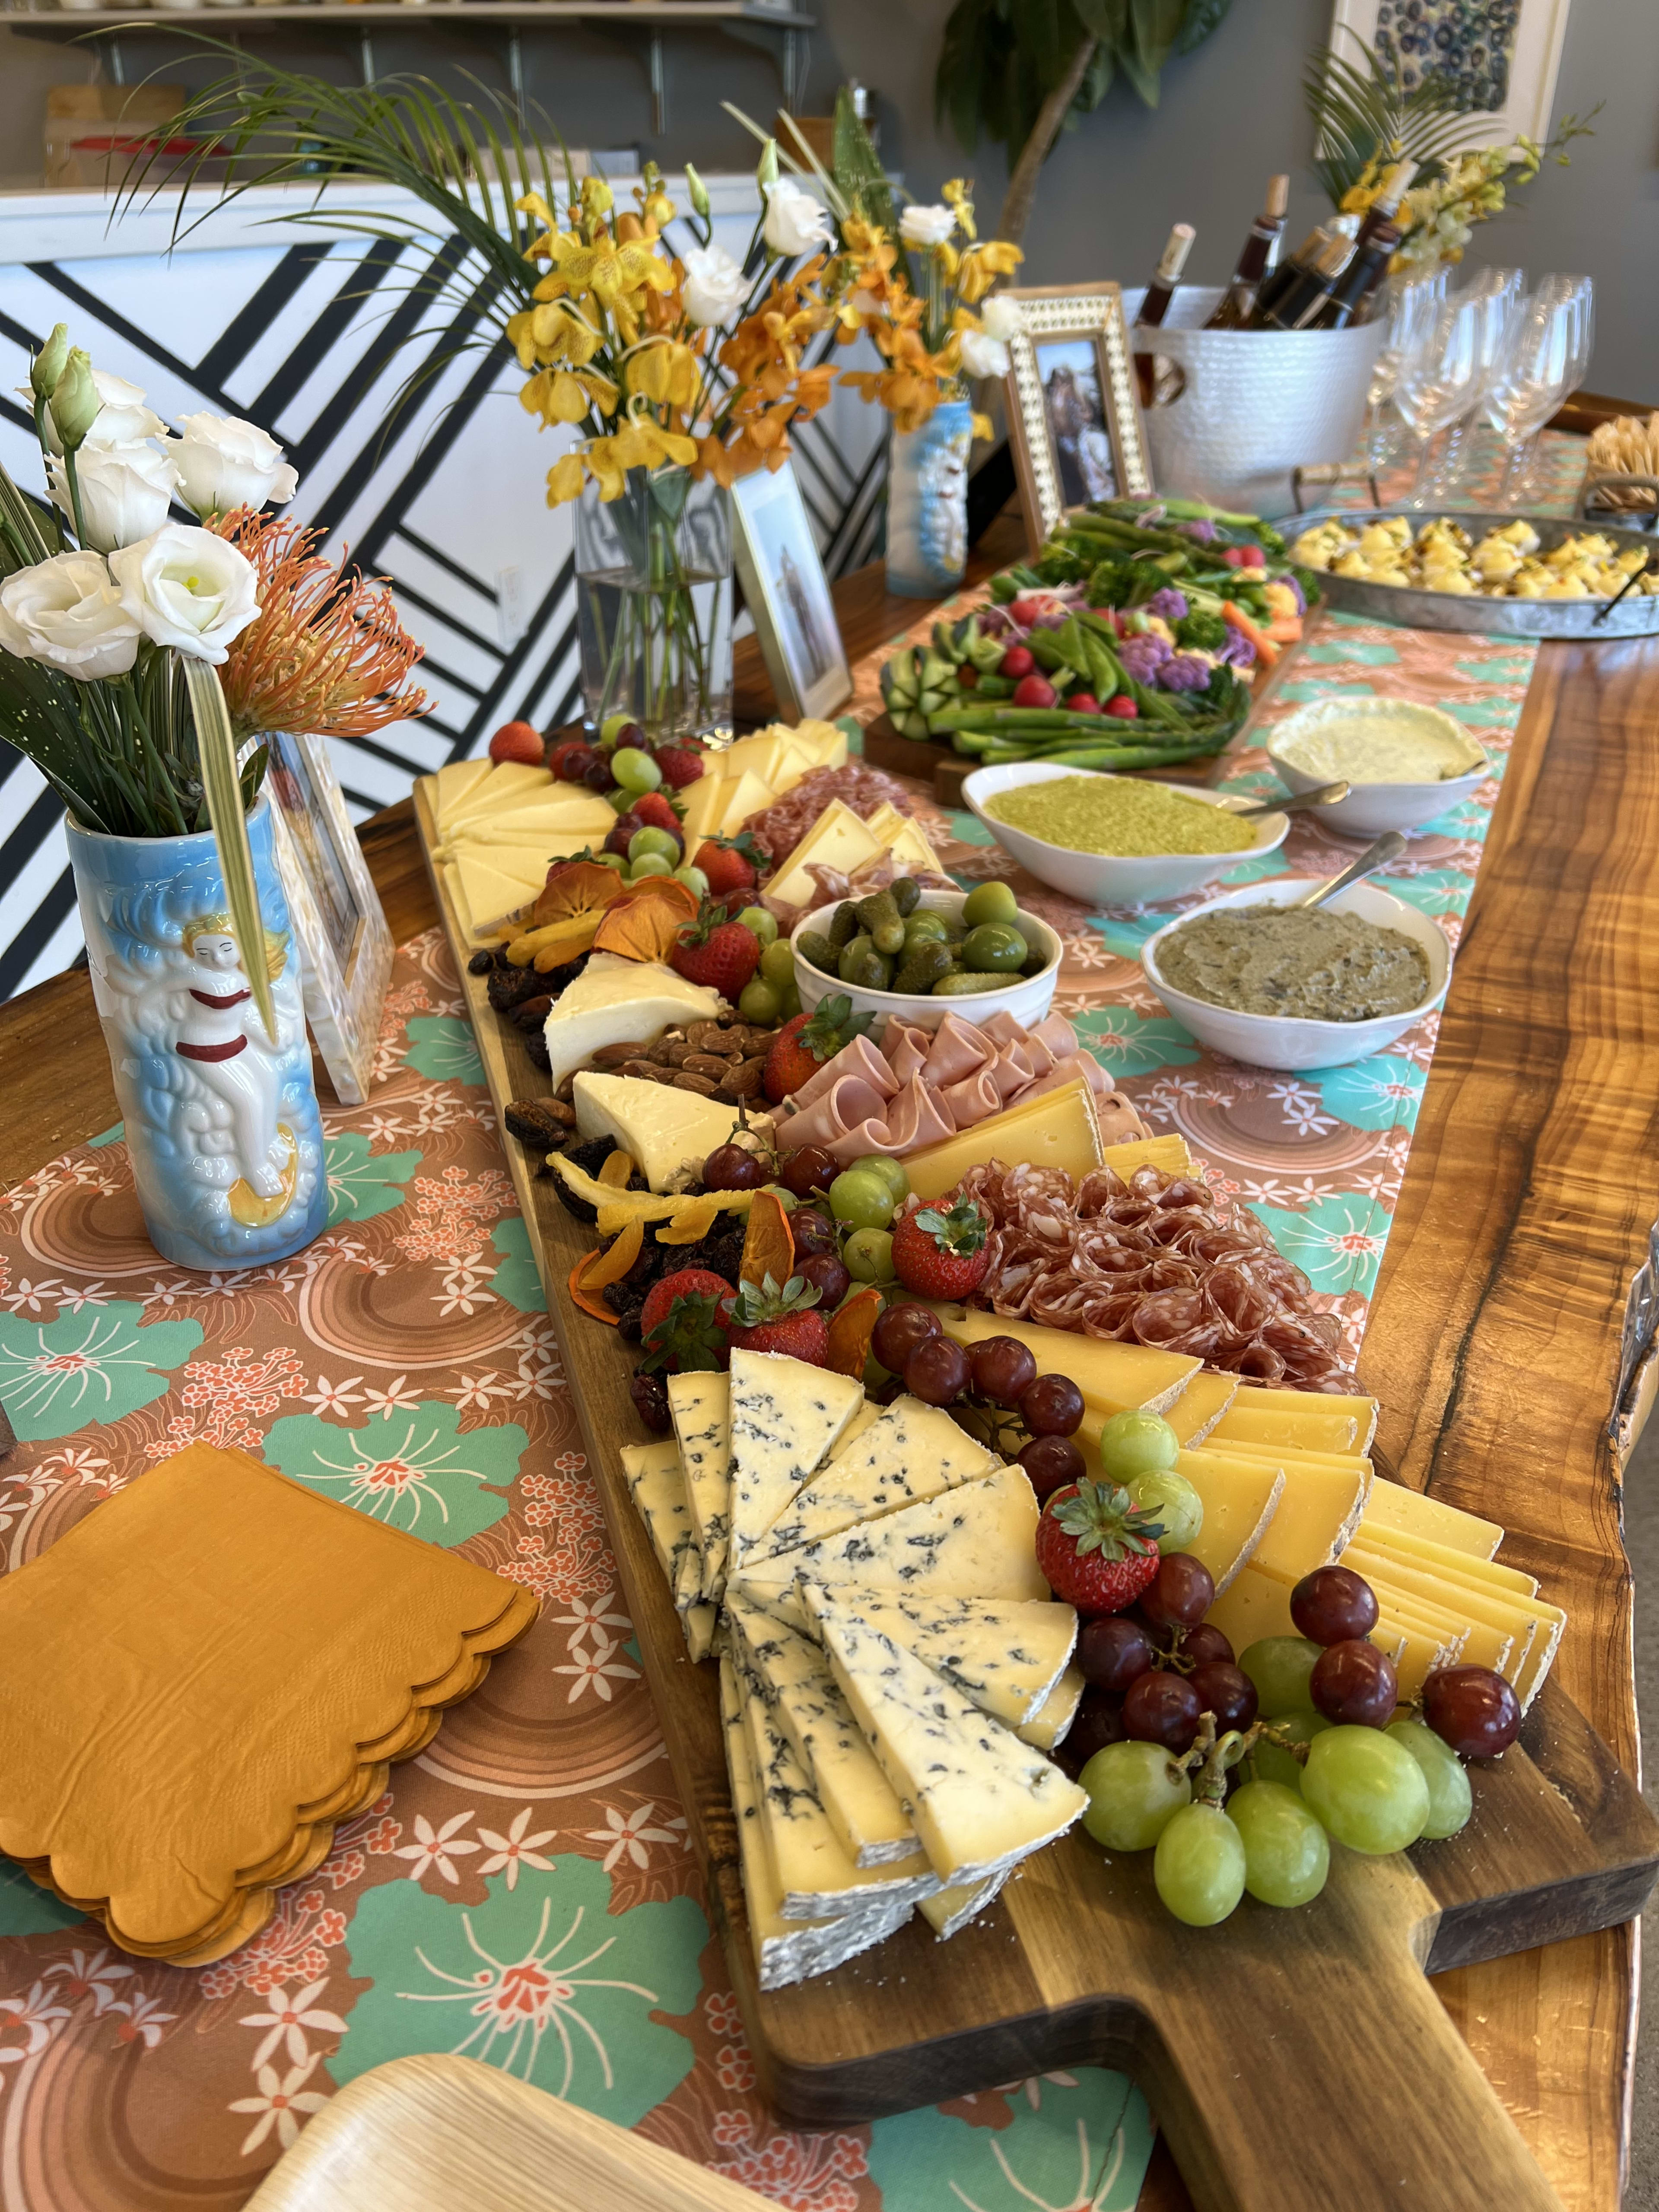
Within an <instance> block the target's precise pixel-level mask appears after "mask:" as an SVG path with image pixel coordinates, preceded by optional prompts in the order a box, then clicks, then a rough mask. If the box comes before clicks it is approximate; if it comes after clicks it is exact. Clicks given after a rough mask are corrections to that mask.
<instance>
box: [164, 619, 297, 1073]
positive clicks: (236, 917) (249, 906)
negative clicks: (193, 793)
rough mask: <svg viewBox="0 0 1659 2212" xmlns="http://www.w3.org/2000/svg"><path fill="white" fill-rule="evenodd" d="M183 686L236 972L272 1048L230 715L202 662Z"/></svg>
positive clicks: (191, 662)
mask: <svg viewBox="0 0 1659 2212" xmlns="http://www.w3.org/2000/svg"><path fill="white" fill-rule="evenodd" d="M185 684H186V687H187V688H188V690H189V692H190V707H191V714H192V715H193V716H194V718H195V722H196V743H197V750H198V751H199V752H200V754H201V759H202V782H203V785H204V788H205V790H206V792H207V805H208V814H209V816H210V819H211V821H212V823H213V842H214V843H215V844H216V846H217V847H218V848H219V872H220V873H221V874H222V876H223V878H224V879H225V903H226V905H227V906H228V908H229V909H230V926H231V927H232V929H233V930H234V932H235V935H236V942H237V943H238V945H240V946H241V947H242V968H243V972H244V973H245V974H246V976H247V982H248V989H249V990H250V991H251V992H252V994H253V1003H254V1005H255V1006H257V1007H258V1009H259V1019H260V1020H261V1021H262V1022H263V1023H264V1025H265V1035H266V1036H268V1037H269V1038H270V1042H272V1044H273V1045H274V1044H275V1043H276V1002H275V1000H273V999H272V997H271V993H270V970H269V969H268V968H267V967H266V965H265V963H264V957H262V956H263V953H264V941H265V938H264V923H263V921H262V920H261V918H260V914H259V885H258V881H257V879H256V878H255V876H254V873H253V848H252V846H251V845H250V844H249V843H248V836H247V817H246V814H245V813H244V812H243V811H242V805H243V801H242V779H241V774H240V770H239V769H238V768H237V765H236V750H237V747H236V738H235V734H234V732H233V730H232V729H231V726H230V711H229V709H228V708H227V706H226V705H225V695H224V692H223V690H222V688H221V686H220V683H219V671H218V670H217V669H216V668H214V667H211V666H210V665H209V663H208V662H206V661H205V660H197V659H194V658H193V657H192V658H191V659H187V660H186V661H185Z"/></svg>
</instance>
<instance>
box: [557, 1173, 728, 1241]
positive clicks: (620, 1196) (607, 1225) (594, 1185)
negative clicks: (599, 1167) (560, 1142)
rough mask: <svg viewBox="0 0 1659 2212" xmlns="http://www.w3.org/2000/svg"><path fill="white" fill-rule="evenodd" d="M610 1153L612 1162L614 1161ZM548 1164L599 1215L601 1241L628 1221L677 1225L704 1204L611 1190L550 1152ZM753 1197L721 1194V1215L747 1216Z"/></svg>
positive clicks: (688, 1198) (677, 1197)
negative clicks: (662, 1222)
mask: <svg viewBox="0 0 1659 2212" xmlns="http://www.w3.org/2000/svg"><path fill="white" fill-rule="evenodd" d="M616 1157H617V1155H616V1154H615V1153H614V1152H613V1153H612V1154H611V1158H612V1159H614V1158H616ZM547 1164H548V1165H549V1167H550V1168H551V1169H552V1170H553V1172H554V1174H555V1175H556V1176H558V1177H559V1179H560V1180H561V1182H563V1184H564V1185H565V1188H567V1189H568V1191H569V1192H570V1194H571V1195H572V1196H573V1197H574V1198H580V1199H585V1200H586V1202H587V1203H588V1205H590V1206H593V1207H594V1208H595V1209H596V1210H597V1212H598V1214H599V1234H600V1236H601V1237H614V1236H615V1235H616V1234H617V1231H618V1230H621V1229H625V1228H626V1227H627V1226H628V1225H629V1222H630V1221H641V1222H652V1221H670V1222H678V1221H679V1220H681V1219H682V1218H684V1216H685V1215H686V1214H687V1212H689V1211H690V1209H691V1208H694V1207H702V1206H704V1205H706V1204H707V1198H706V1196H704V1195H698V1196H696V1197H692V1196H690V1195H689V1194H684V1193H678V1192H672V1191H671V1192H667V1193H665V1194H662V1195H660V1196H659V1194H657V1193H656V1192H654V1191H649V1190H623V1191H619V1190H616V1189H613V1188H611V1187H610V1186H609V1185H607V1184H605V1183H602V1182H599V1181H598V1180H597V1179H596V1178H595V1177H594V1176H591V1175H588V1174H587V1173H586V1171H585V1170H583V1169H581V1168H579V1167H578V1166H577V1165H576V1164H575V1162H574V1160H568V1159H567V1158H565V1156H564V1154H563V1153H562V1152H550V1153H549V1154H548V1156H547ZM755 1196H756V1194H755V1193H754V1192H753V1191H752V1190H723V1191H721V1192H720V1194H719V1197H720V1212H722V1213H747V1212H748V1211H749V1208H750V1204H751V1203H752V1201H753V1200H754V1198H755Z"/></svg>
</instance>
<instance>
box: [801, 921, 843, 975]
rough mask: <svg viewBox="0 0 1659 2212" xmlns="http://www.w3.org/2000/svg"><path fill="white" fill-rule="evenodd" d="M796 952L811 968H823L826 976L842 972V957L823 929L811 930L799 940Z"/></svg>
mask: <svg viewBox="0 0 1659 2212" xmlns="http://www.w3.org/2000/svg"><path fill="white" fill-rule="evenodd" d="M795 950H796V951H797V952H799V955H800V957H801V958H802V959H803V960H804V961H805V963H806V964H807V966H808V967H809V968H821V969H823V973H824V974H825V975H836V974H837V973H838V972H839V970H840V968H841V955H840V953H839V952H838V951H836V947H835V946H834V945H832V944H831V943H830V942H829V939H828V938H827V937H826V936H825V935H824V933H823V931H822V930H821V929H809V930H808V931H807V933H806V934H805V937H801V938H798V939H796V940H795Z"/></svg>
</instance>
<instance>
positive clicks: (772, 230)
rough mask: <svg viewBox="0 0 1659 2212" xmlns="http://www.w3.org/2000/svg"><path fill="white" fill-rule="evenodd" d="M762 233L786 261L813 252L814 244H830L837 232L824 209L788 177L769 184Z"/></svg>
mask: <svg viewBox="0 0 1659 2212" xmlns="http://www.w3.org/2000/svg"><path fill="white" fill-rule="evenodd" d="M762 235H763V238H764V239H765V240H766V242H767V244H768V245H769V246H770V247H771V249H772V251H773V252H774V253H781V254H782V255H783V256H784V258H785V259H786V260H793V259H794V258H795V257H796V255H797V254H800V253H810V252H811V250H812V248H813V247H814V246H828V245H829V244H830V243H831V241H832V239H833V235H834V234H833V233H832V232H831V230H830V228H829V216H828V214H827V213H826V212H825V210H824V209H823V207H822V206H821V205H820V204H819V203H818V202H817V200H815V199H814V198H813V197H812V195H811V192H808V191H802V189H801V187H800V186H799V185H798V184H796V183H795V182H794V181H793V179H791V178H788V177H778V178H776V179H774V181H773V182H772V183H771V184H769V185H767V186H766V220H765V222H764V223H763V225H762Z"/></svg>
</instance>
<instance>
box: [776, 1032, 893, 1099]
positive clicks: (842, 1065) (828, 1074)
mask: <svg viewBox="0 0 1659 2212" xmlns="http://www.w3.org/2000/svg"><path fill="white" fill-rule="evenodd" d="M848 1075H855V1076H857V1077H858V1078H859V1079H860V1080H861V1081H862V1082H865V1083H867V1084H868V1085H869V1086H870V1088H871V1089H872V1091H876V1092H877V1093H878V1095H879V1096H880V1097H883V1098H892V1097H896V1096H897V1094H898V1092H899V1091H901V1090H902V1088H903V1087H904V1086H903V1079H902V1077H900V1076H896V1075H895V1074H894V1073H893V1071H892V1069H891V1068H890V1066H888V1065H887V1062H886V1061H885V1060H884V1059H883V1057H882V1055H881V1054H880V1053H879V1052H878V1051H877V1049H876V1048H875V1046H874V1045H872V1043H871V1042H870V1040H869V1038H868V1037H866V1036H855V1037H853V1038H851V1039H850V1040H849V1041H848V1042H847V1043H846V1044H844V1045H842V1048H841V1050H840V1051H839V1052H838V1053H837V1054H836V1056H835V1058H834V1059H833V1060H825V1061H824V1063H823V1066H822V1067H820V1068H819V1069H818V1070H817V1072H816V1073H814V1074H811V1075H809V1076H808V1077H807V1079H806V1080H805V1083H803V1084H802V1085H801V1086H800V1089H799V1091H794V1092H793V1093H792V1094H791V1097H792V1103H793V1105H794V1107H795V1109H796V1110H797V1112H799V1110H800V1109H802V1108H803V1107H807V1106H810V1105H811V1103H813V1101H814V1100H815V1099H818V1098H822V1097H823V1094H824V1092H825V1091H828V1090H829V1089H830V1088H831V1087H832V1086H833V1085H836V1084H837V1083H839V1082H840V1081H841V1079H842V1077H843V1076H848Z"/></svg>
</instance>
